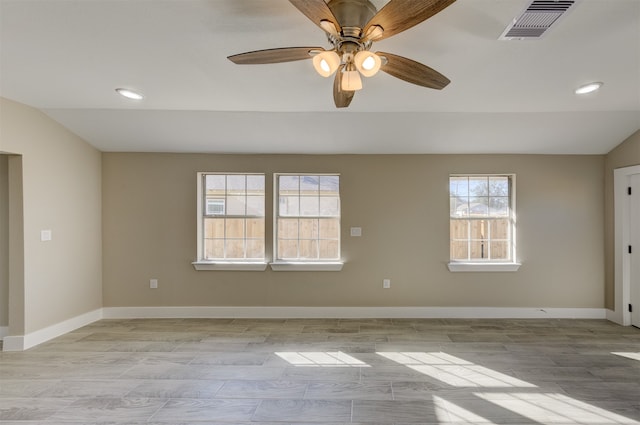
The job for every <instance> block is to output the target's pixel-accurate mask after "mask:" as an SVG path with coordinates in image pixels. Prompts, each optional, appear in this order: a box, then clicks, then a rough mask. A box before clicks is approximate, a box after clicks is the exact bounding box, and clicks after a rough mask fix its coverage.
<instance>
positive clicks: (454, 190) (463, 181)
mask: <svg viewBox="0 0 640 425" xmlns="http://www.w3.org/2000/svg"><path fill="white" fill-rule="evenodd" d="M449 195H450V196H463V197H467V196H469V178H468V177H450V178H449Z"/></svg>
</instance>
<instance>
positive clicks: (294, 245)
mask: <svg viewBox="0 0 640 425" xmlns="http://www.w3.org/2000/svg"><path fill="white" fill-rule="evenodd" d="M278 258H279V259H283V260H287V259H292V258H298V241H297V240H284V239H283V240H280V241H278Z"/></svg>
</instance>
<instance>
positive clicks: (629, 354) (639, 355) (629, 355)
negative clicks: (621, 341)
mask: <svg viewBox="0 0 640 425" xmlns="http://www.w3.org/2000/svg"><path fill="white" fill-rule="evenodd" d="M611 354H615V355H616V356H620V357H626V358H628V359H632V360H638V361H640V352H638V353H634V352H625V353H621V352H619V353H613V352H612V353H611Z"/></svg>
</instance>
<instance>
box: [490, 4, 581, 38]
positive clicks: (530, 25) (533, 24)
mask: <svg viewBox="0 0 640 425" xmlns="http://www.w3.org/2000/svg"><path fill="white" fill-rule="evenodd" d="M576 1H577V0H533V2H531V4H530V5H529V6H528V7H527V8H526V10H525V11H524V13H522V15H520V16H519V17H518V18H515V19H514V20H513V22H511V25H509V26H508V27H507V29H506V30H504V32H503V33H502V35H501V36H500V40H525V39H532V38H540V37H542V35H543V34H544V33H545V32H546V31H547V30H548V29H549V28H550V27H551V25H553V24H554V23H555V22H557V21H558V19H559V18H560V17H561V16H562V15H564V14H565V13H566V12H567V11H568V10H569V9H570V8H571V6H573V4H574V3H575V2H576Z"/></svg>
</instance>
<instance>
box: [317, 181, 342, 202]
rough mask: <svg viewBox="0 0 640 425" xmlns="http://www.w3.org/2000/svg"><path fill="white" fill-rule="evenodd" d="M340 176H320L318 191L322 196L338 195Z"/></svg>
mask: <svg viewBox="0 0 640 425" xmlns="http://www.w3.org/2000/svg"><path fill="white" fill-rule="evenodd" d="M339 187H340V176H320V192H321V194H322V196H331V195H333V196H335V197H338V196H339V193H338V191H339Z"/></svg>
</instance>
